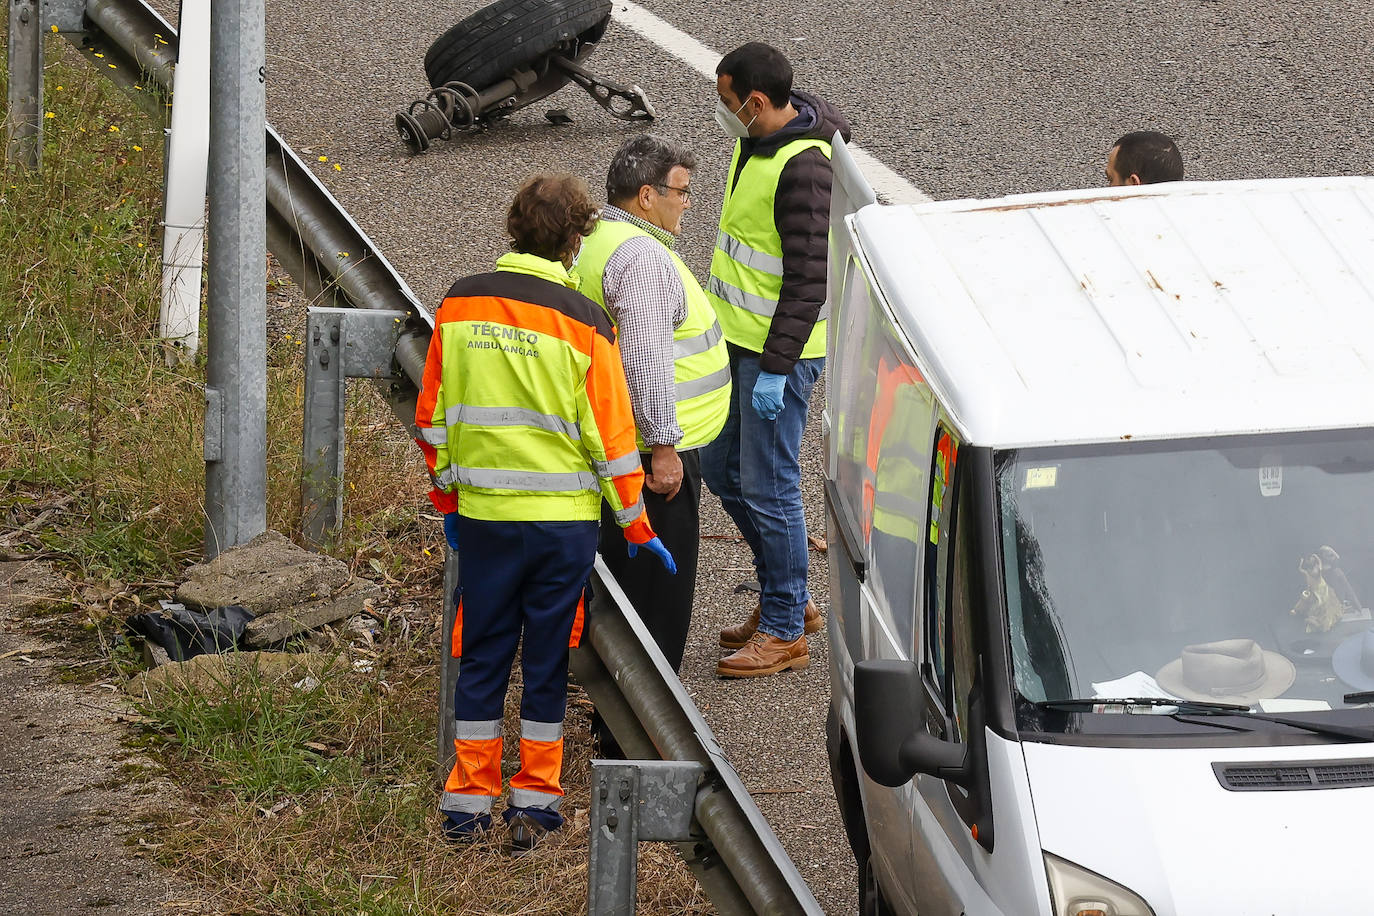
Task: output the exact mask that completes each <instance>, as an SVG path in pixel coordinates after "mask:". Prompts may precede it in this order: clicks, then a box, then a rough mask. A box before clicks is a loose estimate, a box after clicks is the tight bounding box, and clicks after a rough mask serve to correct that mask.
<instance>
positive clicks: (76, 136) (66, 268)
mask: <svg viewBox="0 0 1374 916" xmlns="http://www.w3.org/2000/svg"><path fill="white" fill-rule="evenodd" d="M47 53H48V60H49V62H50V63H49V66H48V69H47V73H46V89H45V92H46V103H47V106H48V109H49V111H50V112H51V117H48V118H46V119H45V121H44V128H45V130H44V149H43V167H42V169H41V171H39V172H38V173H36V174H29V173H28V172H26V171H24V170H22V169H20V168H18V167H15V166H10V165H5V166H3V170H0V245H3V248H4V250H5V252H6V256H5V257H4V258H0V559H7V558H13V557H14V556H20V557H46V558H47V559H48V560H49V561H50V562H52V563H53V565H54V566H55V567H56V568H57V570H58V571H59V573H60V575H61V576H62V577H64V581H66V582H69V583H70V585H69V586H67V592H68V594H66V595H65V596H59V597H56V598H53V599H52V600H51V601H49V602H47V604H45V605H43V609H42V610H41V611H37V612H33V614H32V616H31V617H30V618H29V619H28V620H27V621H26V622H25V623H26V625H29V626H37V627H41V628H43V629H44V630H45V631H46V632H47V633H48V634H49V635H52V636H58V637H62V638H65V639H67V640H68V641H69V642H71V643H72V644H73V645H75V646H76V648H77V649H78V650H79V651H81V652H83V653H84V654H85V655H86V656H88V658H87V659H86V660H83V661H80V662H78V663H76V664H74V665H72V666H69V667H67V668H66V669H65V670H64V674H63V676H64V677H70V678H72V679H75V680H80V679H82V678H86V679H91V678H94V677H99V676H101V675H102V674H104V675H123V674H125V673H127V671H128V669H129V668H131V667H133V666H134V665H135V664H136V663H135V659H134V655H133V653H131V652H130V651H129V650H128V648H127V645H121V644H120V643H118V642H117V641H116V639H115V638H114V637H115V633H116V632H117V630H118V626H119V622H120V621H121V619H122V618H123V617H124V616H126V615H127V614H129V613H133V612H137V611H143V610H147V609H148V607H149V606H155V601H156V599H157V598H160V597H166V596H167V595H169V594H170V592H171V589H172V588H173V587H174V585H175V582H176V581H178V580H179V579H180V578H181V573H182V571H183V569H184V567H185V566H186V565H187V564H188V563H190V562H192V561H194V560H197V559H199V556H200V545H201V538H202V502H203V498H204V493H203V487H204V483H203V482H204V465H203V461H202V452H201V436H202V430H201V417H202V411H203V404H204V393H203V392H204V364H203V356H202V357H201V358H200V359H199V360H196V361H194V362H191V363H189V364H186V365H182V366H177V367H173V368H169V367H168V366H166V364H165V362H164V360H163V355H162V351H161V348H160V345H159V343H158V341H157V339H156V335H157V321H158V312H159V295H160V280H159V272H160V269H161V264H160V260H161V259H160V246H161V243H160V233H159V216H160V212H161V206H162V186H161V180H162V170H161V165H162V156H163V141H162V134H161V130H160V129H159V128H158V127H157V126H156V125H154V124H152V123H151V122H148V121H146V120H144V118H143V116H142V115H141V114H140V113H139V112H138V111H137V109H135V108H134V106H133V105H132V103H130V102H129V101H128V100H127V99H125V98H124V97H123V96H122V95H121V94H120V92H119V91H118V90H117V89H115V88H114V87H113V86H111V85H109V84H108V83H106V82H105V81H103V80H100V79H98V78H96V77H95V76H94V75H93V74H92V71H90V70H89V69H88V68H87V67H86V66H85V64H84V63H83V62H82V61H81V59H80V58H79V57H78V56H77V55H76V54H75V53H74V52H72V51H71V50H70V49H69V48H68V47H67V46H66V44H65V42H61V41H59V40H56V39H54V40H52V41H51V42H50V43H49V45H48V48H47ZM5 76H6V74H5V72H4V71H3V70H0V87H3V83H4V79H5ZM267 282H268V296H269V300H268V301H269V328H268V331H267V334H268V360H269V366H268V385H269V389H268V424H267V425H268V523H269V525H270V526H271V527H273V528H276V529H277V530H280V531H283V532H291V531H293V530H295V529H296V527H297V525H298V522H299V508H298V503H299V496H298V494H299V475H300V461H301V458H300V441H301V432H300V426H301V394H302V392H301V384H302V378H301V375H302V373H301V358H302V356H301V340H300V338H301V335H302V329H303V327H304V307H305V305H307V304H308V303H307V302H306V301H305V300H304V297H303V296H302V295H301V294H300V292H299V290H298V289H296V288H295V287H294V286H293V285H292V284H291V283H290V282H289V281H288V280H286V278H284V277H282V276H280V272H276V273H273V274H272V275H271V277H270V279H269V280H268V281H267ZM203 339H204V332H203V331H202V340H203ZM346 439H347V442H348V455H347V464H348V470H347V479H346V483H345V509H344V517H345V524H344V529H343V531H342V532H341V535H340V537H339V538H338V540H337V541H336V542H335V544H333V545H332V547H331V552H332V553H333V554H334V555H336V556H338V557H339V558H341V559H343V560H344V561H346V562H347V563H348V564H349V565H350V568H351V569H352V570H353V571H354V572H355V573H359V574H364V575H367V576H369V577H371V578H373V579H376V580H378V581H380V582H381V583H383V584H384V586H386V590H387V591H386V593H387V600H386V602H385V606H382V605H379V609H378V611H377V612H376V614H375V615H374V617H375V622H376V623H377V624H378V627H379V632H378V634H377V636H376V637H375V641H368V642H367V644H359V643H358V642H356V641H350V640H348V639H346V638H343V637H341V636H337V635H336V636H335V637H334V646H333V652H335V653H337V654H338V655H339V657H340V659H341V660H342V663H341V664H338V665H335V666H334V667H332V668H330V669H328V670H326V671H324V672H322V673H321V674H320V676H319V677H318V678H317V680H318V681H319V682H320V683H319V685H318V686H317V687H315V688H314V689H309V690H307V689H304V687H301V688H297V687H292V686H291V684H290V683H287V682H277V681H273V680H271V679H270V678H266V677H264V676H262V675H261V674H254V673H252V672H251V671H250V672H249V673H248V674H240V675H237V676H233V677H229V676H225V677H223V678H220V679H218V680H212V681H210V682H208V683H203V684H201V685H200V686H198V687H183V688H181V689H177V690H172V691H168V692H166V693H160V694H157V695H155V696H156V698H154V696H153V695H150V696H149V697H147V698H145V700H144V701H143V702H142V703H141V707H140V709H141V712H142V714H143V717H144V719H145V721H144V724H142V725H141V726H139V728H140V731H139V733H138V734H137V736H136V738H135V740H136V742H137V743H138V744H139V745H140V746H141V749H142V751H143V752H144V753H145V754H146V755H147V756H148V757H149V759H150V760H151V761H152V762H153V764H154V766H153V773H152V774H150V773H149V772H148V771H146V770H143V769H141V768H140V767H139V766H134V765H130V767H129V768H127V769H126V773H127V775H128V778H129V779H130V780H131V781H133V780H143V781H146V780H148V779H150V778H152V777H153V776H156V777H157V779H158V780H159V781H160V782H161V781H165V782H166V783H169V784H170V785H171V786H173V787H174V789H175V792H174V793H173V794H174V795H176V796H177V797H176V798H174V799H172V800H171V801H170V802H169V803H168V804H166V805H165V806H164V807H163V810H161V812H160V813H159V814H157V815H156V816H155V820H154V821H153V822H151V823H148V824H145V825H144V827H145V828H146V829H144V830H143V831H142V833H143V835H142V836H141V837H138V839H140V840H142V842H143V845H144V846H145V847H146V849H147V850H150V851H151V854H153V855H154V856H156V858H157V859H158V861H159V862H160V863H161V864H162V865H163V866H164V867H166V868H167V869H169V870H171V871H173V872H175V873H177V874H178V875H180V876H182V877H183V878H185V879H187V880H189V881H191V882H193V883H194V884H195V885H197V886H198V887H200V888H201V889H202V890H203V892H204V895H205V909H206V911H207V912H224V913H245V914H259V913H261V914H267V913H271V914H296V913H299V914H306V913H309V914H339V916H344V914H347V916H373V914H375V916H390V914H431V913H432V914H439V913H453V912H461V913H510V914H516V913H519V914H535V913H575V912H580V911H582V910H583V909H584V908H585V903H584V901H585V893H586V881H587V843H588V817H587V809H588V807H589V802H588V779H589V775H590V774H589V766H588V760H589V754H590V740H589V737H588V716H589V711H590V706H589V704H588V703H587V702H586V700H585V698H581V697H580V695H578V694H576V692H575V693H574V698H573V701H572V703H571V705H570V710H569V717H568V721H567V727H566V748H567V751H566V753H567V757H566V760H565V789H566V791H567V798H566V799H565V803H564V809H563V810H564V812H565V814H566V815H567V816H568V817H569V824H568V827H567V829H565V830H563V831H560V832H559V833H557V834H555V835H554V836H553V837H551V838H550V840H549V841H548V842H547V843H546V844H545V845H544V846H542V847H541V848H540V850H539V851H538V853H537V854H536V855H534V856H530V857H528V858H525V859H522V860H518V861H516V860H511V859H509V858H507V857H506V856H505V855H504V852H503V850H502V848H501V846H500V842H499V841H498V840H492V841H490V842H484V843H481V844H478V845H476V846H473V847H471V848H466V849H461V850H455V849H453V848H451V847H448V846H446V845H445V844H443V843H442V842H440V841H439V838H438V837H439V830H438V818H437V814H436V811H435V805H436V788H437V774H436V772H435V763H434V740H435V738H434V735H435V715H436V705H437V704H436V696H435V693H436V689H437V681H438V678H437V666H436V660H437V652H436V646H438V644H439V642H440V639H439V634H438V621H437V617H438V612H439V599H438V594H439V589H440V575H439V573H440V558H441V556H442V533H441V532H440V530H439V526H438V524H437V520H431V521H425V520H423V515H424V514H425V513H426V512H427V511H428V510H427V508H426V507H427V505H428V504H427V502H426V500H425V499H424V497H423V493H424V490H425V489H426V486H427V483H426V479H425V476H424V474H423V470H422V464H421V462H420V460H419V458H418V455H417V453H416V451H415V449H414V446H413V443H411V442H410V441H409V440H408V439H407V438H406V437H405V436H404V435H403V434H400V433H399V432H398V428H397V427H396V424H395V422H394V420H393V419H392V418H391V416H390V413H389V410H388V408H387V407H386V406H385V405H384V404H383V403H382V402H381V400H380V399H379V398H378V397H377V396H376V395H375V393H374V392H373V390H372V389H371V387H370V386H368V385H366V384H363V383H358V384H356V385H355V386H353V387H351V388H350V404H349V427H348V430H347V434H346ZM72 634H84V636H80V637H77V638H74V637H73V635H72ZM353 662H363V664H359V665H355V664H353ZM517 698H518V688H513V689H512V692H511V695H510V701H511V702H510V706H509V709H508V711H507V724H506V733H507V734H508V735H515V734H518V729H519V726H518V709H517V708H516V705H515V704H516V702H517ZM517 745H518V742H516V741H514V740H511V741H508V742H507V752H508V753H507V757H508V759H507V760H506V762H505V769H506V772H507V774H510V773H513V772H514V771H515V768H516V766H517V762H516V761H515V759H514V755H515V752H516V748H517ZM640 912H647V913H689V914H691V913H703V912H709V907H708V905H707V904H706V903H705V901H704V899H703V898H702V896H701V892H700V890H699V889H698V888H697V887H696V885H695V882H694V881H693V880H692V879H691V877H690V873H689V872H688V871H687V869H686V867H685V866H684V865H683V864H682V863H681V862H680V861H679V860H678V859H677V857H676V855H675V854H674V853H673V852H671V851H670V850H669V849H668V848H667V847H664V846H662V845H657V844H645V845H644V846H643V847H642V849H641V856H640Z"/></svg>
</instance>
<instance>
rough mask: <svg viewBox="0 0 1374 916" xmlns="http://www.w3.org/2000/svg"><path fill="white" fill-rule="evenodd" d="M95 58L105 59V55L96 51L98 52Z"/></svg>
mask: <svg viewBox="0 0 1374 916" xmlns="http://www.w3.org/2000/svg"><path fill="white" fill-rule="evenodd" d="M95 56H96V57H104V56H105V55H104V54H101V53H100V52H99V51H96V52H95Z"/></svg>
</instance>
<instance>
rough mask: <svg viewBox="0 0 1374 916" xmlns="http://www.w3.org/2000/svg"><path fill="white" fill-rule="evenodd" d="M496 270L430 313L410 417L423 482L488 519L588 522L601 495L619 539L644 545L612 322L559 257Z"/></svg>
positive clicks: (524, 258) (630, 426)
mask: <svg viewBox="0 0 1374 916" xmlns="http://www.w3.org/2000/svg"><path fill="white" fill-rule="evenodd" d="M496 264H497V269H496V271H495V272H494V273H485V274H478V275H476V276H472V277H466V278H464V279H462V280H459V281H458V282H457V283H455V284H454V285H453V288H452V289H451V290H450V291H449V294H448V296H447V297H446V298H445V299H444V302H443V305H441V306H440V307H439V312H438V314H437V315H436V316H435V324H434V335H433V337H432V338H431V339H430V344H429V354H428V357H427V359H426V361H425V375H424V384H423V386H422V388H421V392H420V398H419V401H418V402H417V405H416V412H415V422H416V426H417V427H418V432H419V442H420V445H421V448H422V450H423V451H424V452H425V458H426V460H427V461H428V462H429V468H430V473H431V475H432V476H433V477H434V482H435V486H436V488H437V490H439V491H440V492H441V494H445V493H452V492H456V493H457V497H458V499H457V507H456V508H457V511H458V512H460V513H461V514H463V515H464V516H466V517H468V518H477V519H486V520H492V521H592V520H595V519H598V518H600V517H601V500H602V497H603V496H604V497H605V499H606V501H607V502H609V503H610V505H611V508H612V510H614V512H615V517H616V520H617V521H618V522H619V523H620V524H621V526H622V527H625V528H626V529H627V530H626V537H627V539H629V540H631V541H634V542H636V543H643V542H644V541H647V540H648V539H649V538H651V537H653V531H652V529H651V528H650V526H649V522H648V517H647V516H646V515H645V513H644V501H643V499H642V497H641V488H642V486H643V482H644V470H643V466H642V465H641V463H640V459H639V453H638V451H637V450H636V449H635V440H634V435H635V426H634V415H633V413H632V412H631V410H630V395H629V390H628V389H627V387H626V385H625V370H624V367H623V366H622V365H621V363H620V350H619V348H618V347H616V345H615V330H614V329H613V328H612V327H611V324H610V322H609V321H608V320H607V319H606V315H605V313H604V312H602V310H601V309H600V308H598V307H597V305H596V303H594V302H592V301H591V300H589V299H587V298H586V297H585V296H583V295H581V294H580V293H578V292H576V289H575V287H576V285H577V281H576V280H575V279H573V278H572V277H570V276H569V275H568V273H567V271H565V270H564V269H563V265H562V264H559V263H558V262H556V261H547V260H545V259H543V258H540V257H537V256H535V255H531V254H515V253H512V254H507V255H505V256H504V257H502V258H501V259H500V260H499V261H497V262H496ZM431 498H432V499H434V500H435V505H436V506H439V507H440V508H441V510H444V511H451V509H450V508H448V507H446V506H443V505H440V504H441V502H443V498H442V496H441V495H434V494H432V495H431ZM449 499H450V500H451V497H449Z"/></svg>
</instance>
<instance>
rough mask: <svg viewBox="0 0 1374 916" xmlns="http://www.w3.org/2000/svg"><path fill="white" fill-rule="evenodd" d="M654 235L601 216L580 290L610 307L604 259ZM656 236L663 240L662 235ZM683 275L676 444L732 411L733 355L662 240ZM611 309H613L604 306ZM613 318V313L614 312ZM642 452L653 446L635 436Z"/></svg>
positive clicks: (581, 269) (586, 246) (708, 433)
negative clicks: (679, 432)
mask: <svg viewBox="0 0 1374 916" xmlns="http://www.w3.org/2000/svg"><path fill="white" fill-rule="evenodd" d="M639 236H643V237H645V238H651V239H652V238H654V237H653V236H652V235H651V234H650V233H648V232H645V231H644V230H643V229H641V228H639V227H638V226H636V225H634V224H633V223H629V222H625V221H624V220H601V221H600V222H598V223H597V224H596V228H595V229H594V230H592V234H591V235H589V236H587V237H586V238H585V239H583V240H582V253H581V254H580V255H578V258H577V276H578V290H579V291H580V292H581V293H582V295H584V296H586V297H587V298H589V299H592V300H594V301H595V302H597V303H599V304H600V305H601V307H602V308H603V309H605V308H606V293H605V286H604V281H605V275H606V264H607V262H609V261H610V259H611V255H613V254H614V253H615V251H616V249H618V248H619V247H620V246H621V245H623V244H625V243H626V242H627V241H629V240H630V239H632V238H637V237H639ZM654 241H655V242H658V244H660V245H662V244H663V243H662V242H659V241H658V239H654ZM664 250H665V251H667V252H668V256H669V257H670V258H672V260H673V266H674V267H675V268H677V273H678V276H679V277H680V278H681V279H682V289H683V292H684V293H685V294H686V297H687V317H686V318H685V319H683V322H682V324H681V325H679V326H678V327H676V328H675V329H674V330H673V384H674V388H675V395H674V401H675V402H676V408H677V424H678V426H679V427H681V429H682V440H681V441H680V442H678V443H677V448H678V449H690V448H697V447H699V446H702V445H705V444H706V443H708V442H710V441H711V440H713V439H715V438H716V436H717V435H719V434H720V431H721V428H722V427H724V426H725V418H726V415H727V414H729V412H730V355H729V353H728V352H727V351H726V349H725V340H724V338H723V336H722V335H721V329H720V324H719V323H718V322H717V321H716V315H715V312H714V311H712V309H711V305H710V303H709V302H707V301H706V294H705V293H704V292H703V291H702V289H701V284H700V283H698V282H697V281H696V278H695V277H693V276H692V272H691V271H690V270H688V269H687V265H686V264H684V263H683V262H682V258H680V257H678V256H677V254H676V252H674V251H673V250H672V249H670V248H668V247H667V246H666V245H665V246H664ZM606 314H607V315H610V310H609V309H607V310H606ZM611 321H612V323H614V321H615V317H614V316H611ZM636 441H637V443H638V445H639V450H640V451H641V452H647V451H649V446H648V445H647V444H646V443H645V442H644V437H643V436H638V437H637V439H636Z"/></svg>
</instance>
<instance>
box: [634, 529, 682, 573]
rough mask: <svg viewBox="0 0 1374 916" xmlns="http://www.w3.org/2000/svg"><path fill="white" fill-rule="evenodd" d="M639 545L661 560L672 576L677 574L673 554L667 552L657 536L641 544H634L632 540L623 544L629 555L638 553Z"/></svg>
mask: <svg viewBox="0 0 1374 916" xmlns="http://www.w3.org/2000/svg"><path fill="white" fill-rule="evenodd" d="M641 547H643V548H644V549H646V550H648V551H649V553H651V554H653V555H654V556H656V557H658V558H659V559H660V560H662V561H663V565H664V567H666V568H667V570H668V572H670V573H671V574H673V575H674V576H676V575H677V563H675V562H674V561H673V555H672V554H671V553H669V552H668V548H667V547H664V546H663V541H661V540H659V538H657V537H652V538H650V539H649V540H648V541H646V542H644V543H643V544H636V543H635V542H634V541H630V542H629V543H628V544H626V545H625V548H626V551H627V552H628V553H629V554H630V556H631V557H633V556H634V555H635V554H637V553H639V548H641Z"/></svg>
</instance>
